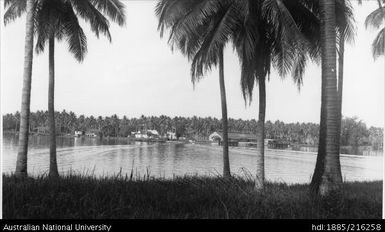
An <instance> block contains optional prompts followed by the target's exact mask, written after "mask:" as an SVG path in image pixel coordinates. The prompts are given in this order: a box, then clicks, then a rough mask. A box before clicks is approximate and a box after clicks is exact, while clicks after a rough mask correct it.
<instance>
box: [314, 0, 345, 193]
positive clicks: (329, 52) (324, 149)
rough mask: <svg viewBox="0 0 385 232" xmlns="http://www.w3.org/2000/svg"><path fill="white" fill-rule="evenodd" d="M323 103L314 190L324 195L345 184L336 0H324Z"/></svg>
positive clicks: (322, 8) (322, 3) (322, 0)
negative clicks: (340, 126) (340, 140)
mask: <svg viewBox="0 0 385 232" xmlns="http://www.w3.org/2000/svg"><path fill="white" fill-rule="evenodd" d="M320 5H321V12H322V15H321V20H322V23H321V42H322V97H321V98H322V103H321V123H320V138H319V151H318V157H317V164H316V168H315V171H314V175H313V178H312V183H311V188H312V190H313V191H315V192H316V193H317V194H320V195H321V196H325V195H328V194H329V193H330V192H332V191H334V190H337V189H338V188H339V187H340V184H341V183H342V176H341V167H340V159H339V151H338V148H339V145H338V144H339V141H338V138H339V136H338V125H339V122H338V121H339V114H338V109H339V104H338V102H339V101H338V95H337V80H336V53H335V51H336V34H335V33H336V32H335V30H334V28H335V24H336V16H335V1H329V0H321V1H320Z"/></svg>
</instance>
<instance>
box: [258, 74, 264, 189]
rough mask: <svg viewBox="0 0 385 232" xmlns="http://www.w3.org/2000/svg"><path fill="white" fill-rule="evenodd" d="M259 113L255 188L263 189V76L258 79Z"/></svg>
mask: <svg viewBox="0 0 385 232" xmlns="http://www.w3.org/2000/svg"><path fill="white" fill-rule="evenodd" d="M258 86H259V115H258V125H257V157H256V158H257V176H256V181H255V188H256V189H259V190H260V189H263V187H264V182H265V114H266V83H265V78H261V79H259V80H258Z"/></svg>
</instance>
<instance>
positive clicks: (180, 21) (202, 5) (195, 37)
mask: <svg viewBox="0 0 385 232" xmlns="http://www.w3.org/2000/svg"><path fill="white" fill-rule="evenodd" d="M229 4H230V5H231V4H232V2H231V1H227V0H223V1H216V0H197V1H189V0H161V1H159V2H158V4H157V6H156V14H157V16H158V17H159V27H158V30H160V34H161V37H163V34H164V30H165V29H167V28H169V29H170V37H169V42H170V44H171V47H172V49H173V50H174V47H175V46H176V47H178V49H179V50H180V51H181V52H182V53H183V54H184V55H186V56H187V57H188V59H189V60H190V61H191V62H192V64H191V78H192V82H193V84H194V85H195V83H196V82H197V81H199V80H200V79H201V78H202V77H203V76H204V75H205V74H206V72H207V71H209V70H211V68H212V67H213V66H218V69H219V86H220V95H221V108H222V130H223V138H222V140H223V141H222V145H223V176H224V177H230V176H231V172H230V161H229V147H228V118H227V101H226V87H225V81H224V64H223V50H224V48H225V45H226V43H227V42H228V41H229V36H228V35H229V34H228V31H229V30H230V31H231V30H232V28H231V26H232V22H231V20H232V18H234V17H235V13H236V11H235V8H232V7H230V8H227V9H226V8H224V7H222V6H225V5H229ZM210 11H215V12H217V13H218V14H216V15H215V16H214V17H211V18H208V17H205V16H206V14H207V13H210ZM226 16H230V17H226Z"/></svg>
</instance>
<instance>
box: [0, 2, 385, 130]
mask: <svg viewBox="0 0 385 232" xmlns="http://www.w3.org/2000/svg"><path fill="white" fill-rule="evenodd" d="M125 3H126V15H127V23H126V25H125V26H124V27H123V28H121V27H118V26H116V25H112V27H111V34H112V39H113V41H112V43H111V44H110V43H109V42H108V40H107V39H106V38H103V37H101V38H100V39H97V38H96V37H95V36H94V34H92V33H91V32H90V30H89V27H88V25H86V24H85V23H83V22H82V25H83V29H84V30H85V33H86V35H87V37H88V54H87V56H86V59H85V61H84V62H83V63H81V64H79V63H77V62H76V61H75V59H74V58H73V56H72V55H71V54H69V53H68V52H67V44H66V43H65V42H62V43H59V44H57V47H56V93H55V107H56V110H58V111H61V110H63V109H65V110H67V111H74V112H75V113H76V114H78V115H79V114H85V115H94V116H99V115H101V116H107V115H112V114H117V115H118V116H120V117H121V116H123V115H126V116H128V117H139V116H140V115H142V114H143V115H147V116H151V115H154V116H158V115H161V114H165V115H168V116H189V117H191V116H194V115H196V116H203V117H205V116H211V117H217V118H220V117H221V106H220V93H219V80H218V71H217V70H216V69H214V70H212V72H211V73H210V74H208V75H207V76H206V77H205V78H204V79H202V80H201V81H200V82H199V83H198V84H197V85H196V87H195V90H194V88H193V85H192V83H191V81H190V67H189V63H188V61H187V59H186V58H184V57H183V56H182V55H181V54H180V53H178V52H174V53H172V51H171V49H170V47H169V46H168V44H167V39H166V38H165V39H160V36H159V33H158V31H157V18H156V16H155V14H154V6H155V3H156V2H155V1H125ZM1 5H3V1H2V0H1ZM376 7H378V6H377V3H376V1H375V0H374V1H366V2H365V3H364V4H363V5H362V6H355V18H356V22H357V27H358V30H357V36H356V39H355V44H353V45H347V47H346V53H345V55H346V56H345V78H344V93H343V110H342V113H343V115H345V116H358V117H359V118H360V119H362V120H363V121H364V122H366V123H367V125H368V126H381V127H382V126H383V123H384V58H383V57H381V58H380V59H378V60H377V61H374V60H373V58H372V55H371V50H370V49H371V47H370V46H371V43H372V41H373V39H374V38H375V35H376V33H377V31H376V30H373V29H372V30H366V29H365V27H364V20H365V17H366V16H367V15H368V14H369V13H370V12H371V11H372V10H374V9H375V8H376ZM1 10H3V9H1ZM3 13H4V11H3V12H1V15H2V16H3ZM2 21H3V20H2ZM24 36H25V17H23V18H20V19H18V20H17V21H15V22H14V23H12V24H9V25H7V27H5V28H4V25H3V24H2V23H1V108H2V113H3V114H5V113H12V112H15V111H18V110H20V103H21V89H22V75H23V60H24V58H23V55H24ZM225 79H226V91H227V100H228V115H229V117H231V118H242V119H256V118H257V116H258V96H257V95H258V92H257V91H255V92H254V95H255V97H254V101H253V103H252V104H251V105H250V106H245V103H244V101H243V97H242V94H241V89H240V82H239V81H240V70H239V63H238V58H237V57H236V55H235V54H234V53H233V50H232V48H231V46H229V47H228V48H227V49H226V51H225ZM320 87H321V69H320V67H319V66H317V65H316V64H309V65H308V67H307V71H306V74H305V77H304V85H303V86H302V88H301V90H300V91H298V89H297V86H296V85H294V83H293V81H292V80H291V78H290V77H287V78H286V79H284V80H283V79H281V78H280V77H279V76H278V75H277V73H276V72H274V71H273V72H272V75H271V78H270V81H269V82H268V83H267V108H266V120H272V121H275V120H281V121H284V122H316V123H318V122H319V118H320V98H321V91H320ZM47 96H48V56H47V53H45V54H41V55H35V57H34V64H33V80H32V100H31V110H32V111H36V110H47V103H48V100H47Z"/></svg>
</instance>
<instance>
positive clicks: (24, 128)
mask: <svg viewBox="0 0 385 232" xmlns="http://www.w3.org/2000/svg"><path fill="white" fill-rule="evenodd" d="M4 8H5V9H7V10H6V12H5V14H4V24H5V25H6V24H7V23H8V22H10V21H11V20H12V19H13V18H14V17H16V16H17V15H20V14H21V12H22V11H25V12H27V18H26V30H25V31H26V34H25V42H24V46H25V47H24V74H23V91H22V96H21V99H22V100H21V111H20V130H19V144H18V152H17V161H16V171H15V175H16V176H18V177H25V176H27V174H28V173H27V153H28V135H29V117H30V102H31V82H32V61H33V32H34V23H33V18H34V0H28V1H20V2H15V1H10V0H5V1H4Z"/></svg>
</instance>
